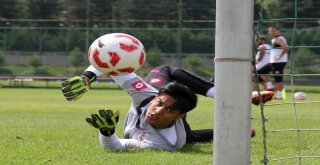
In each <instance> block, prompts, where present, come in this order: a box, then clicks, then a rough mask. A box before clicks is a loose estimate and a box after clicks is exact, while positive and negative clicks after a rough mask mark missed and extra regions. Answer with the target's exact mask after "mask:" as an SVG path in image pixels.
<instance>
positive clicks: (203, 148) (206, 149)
mask: <svg viewBox="0 0 320 165" xmlns="http://www.w3.org/2000/svg"><path fill="white" fill-rule="evenodd" d="M106 150H108V152H113V153H130V154H132V153H133V154H134V153H139V154H140V153H145V152H147V153H150V152H161V153H164V152H167V153H171V152H178V153H187V154H190V153H191V154H192V153H193V154H201V155H212V154H213V147H212V143H195V144H186V145H185V146H184V147H183V148H182V149H179V150H161V149H158V150H153V149H138V148H134V149H118V150H112V149H106Z"/></svg>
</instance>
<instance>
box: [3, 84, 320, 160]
mask: <svg viewBox="0 0 320 165" xmlns="http://www.w3.org/2000/svg"><path fill="white" fill-rule="evenodd" d="M0 96H1V99H0V105H1V108H0V120H1V122H0V132H1V133H0V138H1V142H0V146H1V147H0V152H1V157H0V164H47V163H53V164H98V163H104V164H112V163H115V164H159V165H160V164H161V165H163V164H170V165H171V164H199V165H202V164H212V162H213V156H212V155H213V154H212V153H213V147H212V143H204V144H193V145H186V146H185V147H184V148H183V149H182V150H178V151H159V150H157V151H153V150H137V149H128V150H118V151H112V150H109V149H107V150H104V149H102V148H101V147H100V145H99V141H98V132H97V130H95V129H93V128H91V127H90V126H89V125H88V124H87V123H86V122H85V118H86V117H88V116H89V115H90V114H91V113H96V112H97V111H98V110H99V109H101V108H110V109H119V111H120V121H119V123H118V126H117V129H116V133H117V134H118V136H120V137H122V126H123V121H124V117H125V114H126V112H127V110H128V108H129V106H130V97H129V96H128V95H127V94H126V92H124V91H122V90H107V89H94V90H90V91H89V92H88V93H86V94H85V95H84V96H83V97H82V98H81V99H80V100H78V101H76V102H67V101H66V100H65V99H64V97H63V96H62V93H61V91H60V90H59V89H30V88H29V89H22V88H1V89H0ZM319 98H320V94H319V93H310V94H309V93H308V100H316V99H318V100H319ZM288 99H290V95H289V94H288V96H287V100H288ZM277 102H281V101H272V102H271V103H277ZM213 104H214V101H213V100H212V99H210V98H205V97H201V96H199V103H198V107H197V108H196V109H195V110H194V111H192V112H190V113H189V114H188V121H189V123H190V125H191V127H192V128H193V129H205V128H212V127H213ZM297 111H298V117H299V125H300V126H301V128H319V126H320V120H319V119H320V111H319V105H318V104H312V103H311V104H301V105H297ZM265 114H266V117H267V118H268V122H267V126H266V127H267V129H268V130H270V129H287V128H295V124H294V111H293V108H292V105H286V106H266V107H265ZM252 117H253V119H252V128H254V129H255V130H256V137H254V138H252V140H251V160H252V164H261V163H260V160H262V159H263V143H262V131H261V117H260V111H259V107H256V106H253V108H252ZM319 135H320V132H301V144H302V146H301V154H302V155H319V153H320V146H319V144H320V140H319V137H320V136H319ZM267 137H268V139H267V142H268V146H267V147H268V153H269V154H270V155H269V158H270V159H272V158H278V157H288V156H292V155H297V138H296V132H282V133H271V134H268V136H267ZM302 162H303V163H304V162H305V164H320V160H319V159H309V160H306V161H304V160H303V161H302ZM285 163H288V164H294V163H295V160H294V161H287V162H284V164H285ZM270 164H274V162H270ZM275 164H278V162H275Z"/></svg>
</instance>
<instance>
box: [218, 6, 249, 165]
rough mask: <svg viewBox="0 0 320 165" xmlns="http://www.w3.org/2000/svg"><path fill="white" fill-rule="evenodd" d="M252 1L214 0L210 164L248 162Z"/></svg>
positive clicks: (224, 164)
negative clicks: (212, 123) (212, 106)
mask: <svg viewBox="0 0 320 165" xmlns="http://www.w3.org/2000/svg"><path fill="white" fill-rule="evenodd" d="M253 3H254V1H252V0H241V1H240V0H216V36H215V105H214V128H215V130H214V164H215V165H234V164H237V165H248V164H250V125H251V121H250V119H251V117H250V116H251V84H252V82H251V80H252V79H251V73H252V69H251V68H252V64H251V60H252V53H253V49H252V48H253V47H252V46H253Z"/></svg>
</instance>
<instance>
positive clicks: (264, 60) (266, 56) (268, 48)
mask: <svg viewBox="0 0 320 165" xmlns="http://www.w3.org/2000/svg"><path fill="white" fill-rule="evenodd" d="M271 48H272V47H271V46H270V45H269V44H262V45H260V46H259V47H258V52H257V54H256V60H258V59H259V57H260V50H262V49H264V50H265V53H264V56H263V58H262V59H261V61H260V62H258V63H257V64H256V68H257V70H260V69H261V68H263V67H264V66H266V65H268V64H269V60H270V52H271Z"/></svg>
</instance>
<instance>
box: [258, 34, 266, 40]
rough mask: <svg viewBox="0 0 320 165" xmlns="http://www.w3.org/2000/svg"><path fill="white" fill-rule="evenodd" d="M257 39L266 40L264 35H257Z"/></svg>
mask: <svg viewBox="0 0 320 165" xmlns="http://www.w3.org/2000/svg"><path fill="white" fill-rule="evenodd" d="M259 39H261V40H264V41H266V40H267V37H266V36H264V35H259Z"/></svg>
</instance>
